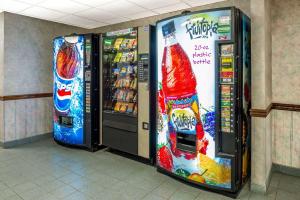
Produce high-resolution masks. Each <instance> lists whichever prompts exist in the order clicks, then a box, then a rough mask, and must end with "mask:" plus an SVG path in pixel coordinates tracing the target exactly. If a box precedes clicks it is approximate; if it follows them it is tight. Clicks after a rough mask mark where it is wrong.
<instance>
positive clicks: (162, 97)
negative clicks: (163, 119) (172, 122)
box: [158, 89, 166, 113]
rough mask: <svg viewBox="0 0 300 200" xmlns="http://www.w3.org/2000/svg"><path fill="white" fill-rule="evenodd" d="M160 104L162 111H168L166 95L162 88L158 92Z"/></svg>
mask: <svg viewBox="0 0 300 200" xmlns="http://www.w3.org/2000/svg"><path fill="white" fill-rule="evenodd" d="M158 105H159V109H160V111H161V112H162V113H166V105H165V97H164V93H163V91H162V90H161V89H160V90H159V92H158Z"/></svg>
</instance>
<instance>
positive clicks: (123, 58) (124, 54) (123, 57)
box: [120, 52, 128, 62]
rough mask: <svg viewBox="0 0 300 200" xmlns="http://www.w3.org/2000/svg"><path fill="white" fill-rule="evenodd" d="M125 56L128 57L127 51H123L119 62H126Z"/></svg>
mask: <svg viewBox="0 0 300 200" xmlns="http://www.w3.org/2000/svg"><path fill="white" fill-rule="evenodd" d="M127 57H128V52H124V53H123V54H122V57H121V59H120V62H126V61H127Z"/></svg>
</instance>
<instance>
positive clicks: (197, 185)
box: [157, 167, 248, 199]
mask: <svg viewBox="0 0 300 200" xmlns="http://www.w3.org/2000/svg"><path fill="white" fill-rule="evenodd" d="M157 171H158V172H160V173H162V174H165V175H167V176H169V177H171V178H175V179H176V180H178V181H180V182H182V183H184V184H188V185H189V186H192V187H195V188H199V189H201V190H207V191H209V192H213V193H216V194H221V195H224V196H227V197H230V198H234V199H236V198H237V197H238V196H239V194H240V193H241V191H242V189H243V188H244V187H246V186H247V185H248V184H247V183H245V184H244V185H243V186H242V188H241V189H240V190H238V191H236V192H230V191H226V190H220V188H217V189H216V187H213V186H209V185H207V184H201V183H198V182H193V181H188V180H186V179H184V178H182V177H181V176H178V175H176V174H173V173H171V172H169V171H167V170H165V169H164V168H161V167H157Z"/></svg>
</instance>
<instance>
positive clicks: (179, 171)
mask: <svg viewBox="0 0 300 200" xmlns="http://www.w3.org/2000/svg"><path fill="white" fill-rule="evenodd" d="M175 173H176V174H177V175H178V176H181V177H184V178H188V176H190V175H191V173H190V172H188V171H186V170H185V169H177V170H176V172H175Z"/></svg>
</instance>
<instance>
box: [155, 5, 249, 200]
mask: <svg viewBox="0 0 300 200" xmlns="http://www.w3.org/2000/svg"><path fill="white" fill-rule="evenodd" d="M156 28H157V29H156V37H157V42H156V44H157V59H156V61H157V62H156V67H154V68H153V70H151V73H152V74H151V76H150V77H151V86H152V88H151V91H152V94H151V95H150V96H151V97H150V98H151V100H150V102H152V103H151V104H150V107H151V108H152V116H153V118H152V119H151V122H152V123H151V126H150V127H151V129H150V131H151V132H152V133H154V134H156V164H157V169H158V171H160V172H163V173H166V174H169V175H171V176H174V177H176V178H178V179H182V180H184V181H186V182H189V183H191V184H195V185H197V186H202V187H204V188H209V189H212V190H215V191H216V192H220V193H224V194H227V195H232V196H234V195H236V194H237V193H238V191H239V190H240V189H241V187H242V186H243V184H244V183H245V182H246V181H247V179H248V177H249V174H250V132H251V131H250V127H251V120H250V115H249V109H250V107H251V94H250V91H251V71H250V70H251V63H250V55H251V54H250V41H251V40H250V32H251V31H250V19H249V18H248V17H247V16H246V15H245V14H243V13H242V12H241V11H240V10H238V9H236V8H220V9H214V10H206V11H199V12H193V13H184V14H182V15H179V16H175V17H172V18H168V19H164V20H161V21H159V22H157V24H156Z"/></svg>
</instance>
